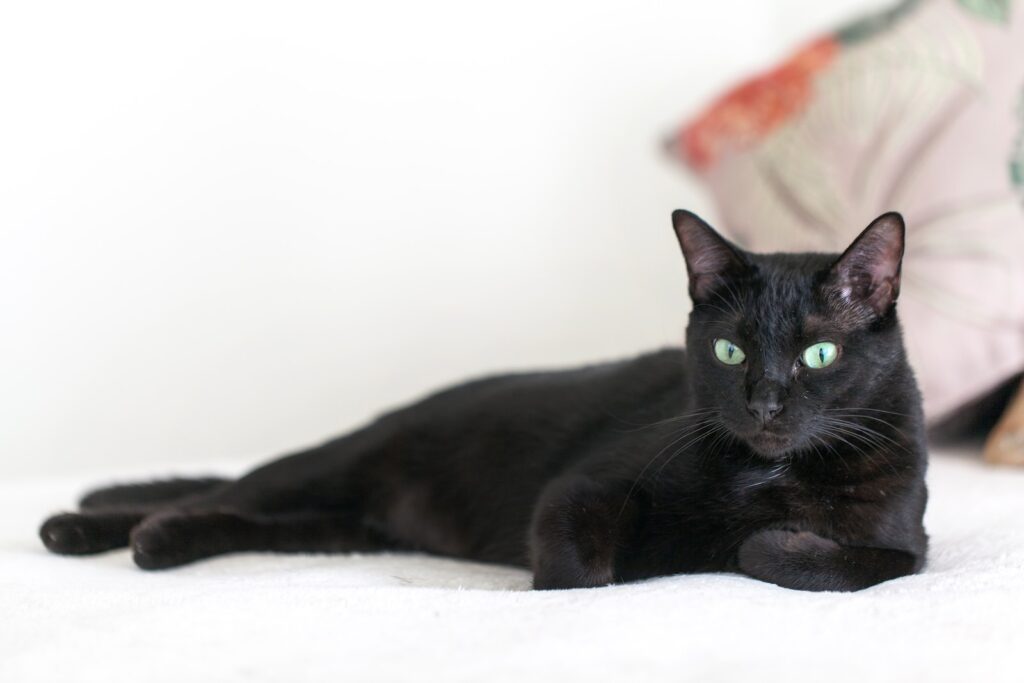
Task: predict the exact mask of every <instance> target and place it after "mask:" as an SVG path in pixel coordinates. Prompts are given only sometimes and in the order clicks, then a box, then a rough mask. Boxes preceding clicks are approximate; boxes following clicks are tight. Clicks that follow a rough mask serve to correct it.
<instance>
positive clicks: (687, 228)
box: [672, 209, 747, 303]
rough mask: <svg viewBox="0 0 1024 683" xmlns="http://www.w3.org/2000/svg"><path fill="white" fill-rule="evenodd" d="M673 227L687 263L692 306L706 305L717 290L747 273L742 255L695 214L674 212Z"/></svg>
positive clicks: (680, 210)
mask: <svg viewBox="0 0 1024 683" xmlns="http://www.w3.org/2000/svg"><path fill="white" fill-rule="evenodd" d="M672 227H673V228H675V231H676V237H677V238H678V239H679V246H680V247H681V248H682V250H683V258H685V259H686V272H687V273H688V274H689V276H690V298H691V299H693V301H694V303H703V302H706V301H708V300H709V299H710V297H711V293H712V292H713V291H714V290H715V288H716V287H718V286H719V285H720V284H722V283H723V282H727V281H728V280H730V279H732V278H735V277H737V276H738V275H741V274H742V273H743V272H744V271H745V270H746V269H747V262H746V260H745V259H744V258H743V254H742V253H741V252H740V251H739V250H738V249H737V248H736V247H734V246H733V245H732V244H730V243H729V241H728V240H726V239H725V238H724V237H722V236H721V235H719V234H718V233H717V232H715V229H714V228H712V227H711V226H710V225H708V224H707V223H705V222H704V221H703V220H702V219H701V217H700V216H698V215H697V214H695V213H691V212H689V211H684V210H683V209H677V210H675V211H673V212H672Z"/></svg>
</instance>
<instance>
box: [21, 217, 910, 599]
mask: <svg viewBox="0 0 1024 683" xmlns="http://www.w3.org/2000/svg"><path fill="white" fill-rule="evenodd" d="M672 218H673V224H674V226H675V231H676V234H677V236H678V238H679V243H680V245H681V246H682V250H683V254H684V255H685V257H686V263H687V267H688V270H689V288H690V296H691V298H692V299H693V302H694V307H693V311H692V313H691V314H690V322H689V327H688V329H687V335H686V351H683V350H679V349H670V350H664V351H658V352H655V353H651V354H648V355H644V356H640V357H639V358H636V359H634V360H628V361H623V362H617V363H608V364H603V365H594V366H590V367H585V368H582V369H577V370H569V371H562V372H539V373H527V374H516V375H507V376H502V377H492V378H488V379H482V380H479V381H475V382H470V383H468V384H463V385H461V386H457V387H455V388H452V389H448V390H446V391H443V392H441V393H438V394H435V395H433V396H431V397H429V398H427V399H425V400H423V401H421V402H419V403H416V404H415V405H412V406H410V407H407V408H403V409H401V410H398V411H395V412H392V413H389V414H387V415H384V416H383V417H381V418H379V419H377V420H376V421H374V422H373V423H372V424H370V425H368V426H366V427H364V428H362V429H360V430H358V431H356V432H354V433H352V434H349V435H347V436H343V437H341V438H339V439H337V440H334V441H330V442H328V443H326V444H324V445H322V446H318V447H316V448H313V449H310V450H307V451H304V452H301V453H297V454H295V455H290V456H287V457H284V458H281V459H279V460H276V461H273V462H271V463H269V464H267V465H265V466H263V467H260V468H258V469H256V470H254V471H252V472H251V473H249V474H247V475H245V476H243V477H242V478H240V479H238V480H235V481H227V480H219V479H197V480H171V481H165V482H156V483H151V484H139V485H129V486H115V487H112V488H107V489H102V490H99V491H96V492H94V493H92V494H90V495H87V496H86V497H85V498H84V499H83V500H82V502H81V511H80V512H79V513H74V514H62V515H57V516H55V517H52V518H50V519H49V520H47V521H46V523H45V524H43V527H42V529H41V531H40V534H41V536H42V539H43V542H44V543H45V544H46V547H48V548H49V549H50V550H52V551H54V552H58V553H66V554H89V553H96V552H100V551H104V550H108V549H111V548H118V547H123V546H128V545H130V546H131V548H132V552H133V554H134V558H135V562H136V564H138V565H139V566H140V567H143V568H145V569H160V568H165V567H174V566H177V565H181V564H184V563H186V562H192V561H194V560H198V559H200V558H205V557H211V556H214V555H219V554H223V553H228V552H236V551H247V550H252V551H266V550H273V551H284V552H346V551H374V550H385V549H406V550H420V551H425V552H430V553H438V554H443V555H449V556H453V557H463V558H470V559H474V560H481V561H485V562H499V563H507V564H513V565H523V566H528V567H531V568H532V570H533V575H534V581H533V585H534V587H535V588H574V587H583V586H601V585H605V584H609V583H613V582H621V581H633V580H636V579H643V578H645V577H652V576H661V575H666V574H675V573H680V572H709V571H738V572H742V573H744V574H747V575H749V576H752V577H755V578H758V579H762V580H764V581H770V582H772V583H776V584H779V585H781V586H787V587H790V588H798V589H804V590H857V589H861V588H866V587H868V586H871V585H873V584H876V583H879V582H881V581H885V580H887V579H892V578H896V577H899V576H904V575H907V574H911V573H913V572H916V571H918V570H919V569H920V568H921V566H922V564H923V563H924V557H925V549H926V546H927V536H926V535H925V532H924V528H923V526H922V517H923V514H924V509H925V501H926V498H927V494H926V490H925V484H924V474H925V468H926V450H925V441H924V432H923V421H922V416H921V402H920V396H919V394H918V390H917V387H916V384H915V382H914V378H913V375H912V373H911V371H910V368H909V367H908V365H907V361H906V358H905V354H904V349H903V343H902V340H901V335H900V328H899V325H898V323H897V320H896V313H895V301H896V297H897V295H898V293H899V285H900V264H901V259H902V255H903V240H904V226H903V220H902V218H901V217H900V216H899V215H898V214H895V213H889V214H885V215H884V216H881V217H880V218H878V219H877V220H875V221H874V222H873V223H872V224H871V225H870V226H869V227H868V228H867V229H866V230H865V231H864V232H863V233H861V235H860V236H859V237H858V238H857V240H856V241H855V242H854V243H853V244H852V245H851V246H850V247H849V248H848V249H847V250H846V252H845V253H844V254H842V255H841V256H836V255H826V254H771V255H757V254H750V253H746V252H744V251H742V250H740V249H738V248H737V247H735V246H733V245H732V244H730V243H729V242H727V241H726V240H725V239H723V238H722V237H720V236H719V235H718V234H717V233H716V232H715V231H714V230H712V229H711V228H710V227H709V226H708V225H707V224H705V223H704V222H703V221H702V220H701V219H700V218H698V217H697V216H695V215H694V214H692V213H689V212H686V211H677V212H675V213H674V214H673V216H672Z"/></svg>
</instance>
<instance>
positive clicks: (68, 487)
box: [0, 453, 1024, 683]
mask: <svg viewBox="0 0 1024 683" xmlns="http://www.w3.org/2000/svg"><path fill="white" fill-rule="evenodd" d="M223 471H224V472H226V473H229V474H231V473H235V472H236V471H237V470H236V469H235V468H226V469H224V470H223ZM111 474H112V473H111V472H98V473H94V474H93V475H92V476H82V477H76V478H74V479H61V480H57V479H51V480H38V479H36V480H21V481H17V480H15V481H11V480H8V481H5V482H3V483H2V484H0V492H2V495H0V506H2V513H3V514H2V515H0V520H2V521H0V613H2V615H3V618H2V619H0V680H3V681H8V682H11V683H29V682H32V681H47V682H50V681H60V680H68V681H70V680H73V681H76V683H89V682H91V681H121V680H144V681H147V682H148V683H158V682H160V681H174V682H175V683H180V681H183V680H195V681H220V682H224V681H268V682H270V681H273V682H275V683H277V682H279V681H293V682H299V681H325V680H349V681H403V680H409V681H414V680H415V681H420V680H438V681H442V680H443V681H483V680H486V681H505V680H508V681H524V680H528V681H541V680H552V681H555V680H558V681H561V680H587V681H590V682H593V681H627V680H630V681H640V680H664V681H673V682H676V681H682V680H699V681H738V680H756V681H758V682H759V683H767V682H769V681H786V682H787V683H793V682H794V681H804V680H806V681H822V680H827V681H832V682H835V681H858V682H860V681H865V680H873V681H889V680H892V681H896V680H899V681H929V682H937V681H964V680H977V681H989V682H992V681H1019V680H1021V676H1022V673H1021V672H1022V669H1024V664H1022V663H1021V661H1020V651H1021V645H1022V644H1024V496H1022V495H1021V491H1022V489H1024V472H1021V471H1015V470H1005V469H995V468H992V467H989V466H985V465H982V464H981V463H980V462H979V459H978V458H977V456H976V454H972V453H940V454H937V455H935V456H934V457H933V459H932V465H931V470H930V473H929V485H930V488H931V503H930V505H929V509H928V514H927V518H926V521H927V525H928V530H929V532H930V534H931V538H932V550H931V553H930V555H929V562H928V566H927V568H926V570H925V571H924V573H923V574H920V575H917V576H913V577H908V578H904V579H899V580H896V581H892V582H889V583H885V584H881V585H879V586H876V587H874V588H871V589H868V590H865V591H863V592H860V593H852V594H835V593H818V594H814V593H800V592H795V591H790V590H785V589H782V588H777V587H775V586H772V585H768V584H764V583H759V582H757V581H754V580H752V579H748V578H745V577H742V576H737V575H727V574H721V575H698V576H676V577H666V578H663V579H657V580H653V581H647V582H643V583H638V584H634V585H625V586H614V587H609V588H600V589H591V590H574V591H560V592H532V591H529V590H528V588H529V585H530V577H529V575H528V574H527V572H525V571H521V570H517V569H511V568H505V567H495V566H486V565H479V564H472V563H466V562H459V561H454V560H448V559H443V558H436V557H426V556H420V555H404V556H403V555H378V556H373V555H362V556H347V557H346V556H291V557H286V556H273V555H238V556H232V557H224V558H219V559H215V560H211V561H206V562H202V563H199V564H196V565H192V566H189V567H185V568H182V569H177V570H172V571H167V572H156V573H148V572H143V571H141V570H139V569H136V568H135V567H134V566H133V565H132V564H131V561H130V558H129V556H128V553H127V552H126V551H116V552H113V553H109V554H107V555H102V556H98V557H93V558H86V559H79V558H67V557H58V556H54V555H49V554H47V553H46V551H45V550H44V549H43V547H42V545H41V544H40V543H39V541H38V539H37V538H36V536H35V531H36V528H37V527H38V525H39V523H40V522H41V521H42V519H43V518H44V517H45V516H46V515H47V514H49V513H51V512H54V511H56V510H59V509H60V508H61V505H62V504H66V503H68V502H70V501H72V500H74V499H75V496H77V495H78V494H80V493H81V492H82V491H83V490H84V489H85V488H86V487H88V486H90V485H93V484H96V483H100V482H102V481H103V480H104V479H105V478H107V479H109V477H110V475H111ZM117 474H118V476H119V478H120V477H121V475H124V474H125V473H124V472H119V473H117ZM136 474H140V475H145V474H148V475H149V476H153V475H158V474H163V472H161V471H160V470H156V469H152V468H151V469H148V470H146V471H144V472H141V471H140V472H137V473H136ZM124 479H128V477H124Z"/></svg>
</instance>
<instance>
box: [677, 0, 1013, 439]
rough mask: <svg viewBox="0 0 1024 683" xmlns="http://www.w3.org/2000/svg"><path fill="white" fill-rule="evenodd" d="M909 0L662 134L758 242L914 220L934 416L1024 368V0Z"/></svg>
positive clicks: (906, 271)
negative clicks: (1023, 2)
mask: <svg viewBox="0 0 1024 683" xmlns="http://www.w3.org/2000/svg"><path fill="white" fill-rule="evenodd" d="M1010 9H1011V3H1010V2H1009V0H919V1H914V0H911V1H909V2H904V3H902V4H901V5H899V6H897V7H896V8H895V9H894V10H893V11H891V12H888V13H885V14H884V15H881V16H877V17H872V18H870V19H868V20H865V21H862V22H859V23H857V24H854V25H852V26H848V27H845V28H843V29H841V30H839V31H837V32H836V33H834V34H832V35H829V36H825V37H823V38H821V39H819V40H816V41H814V42H812V43H810V44H809V45H808V46H807V47H805V48H804V49H802V50H800V51H798V52H797V53H796V54H795V55H793V56H792V57H791V58H790V59H789V60H787V61H786V62H785V63H784V64H782V65H780V66H778V67H776V68H774V69H772V70H771V71H768V72H766V73H764V74H762V75H760V76H758V77H755V78H753V79H751V80H749V81H747V82H746V83H743V84H741V85H740V86H739V87H737V88H735V89H734V90H732V91H731V92H729V93H727V94H726V95H725V96H723V97H722V98H721V99H719V100H718V101H716V102H715V103H713V104H712V105H711V106H710V107H709V108H708V109H707V110H706V111H705V112H703V113H702V114H701V115H700V116H698V117H697V118H695V119H694V120H692V121H690V122H688V123H687V124H686V125H685V126H683V128H682V129H681V130H680V132H679V134H678V136H676V138H675V139H674V141H673V145H672V149H673V152H674V153H675V154H677V155H678V156H679V158H681V159H682V160H684V161H685V163H686V164H687V165H688V166H689V167H690V168H691V169H692V170H693V171H694V172H695V173H696V174H697V175H698V176H699V177H700V178H702V179H703V180H704V181H705V182H706V183H707V184H708V186H709V187H710V189H711V192H712V193H713V195H714V197H715V198H716V200H717V203H718V207H719V212H720V218H721V219H722V221H721V223H722V225H721V227H722V228H723V230H724V231H725V232H726V233H727V234H729V235H730V236H731V237H732V238H733V239H734V240H735V241H736V242H738V243H739V244H740V245H742V246H744V247H746V248H749V249H752V250H754V251H798V250H814V251H841V250H842V249H843V248H844V247H845V246H846V245H847V244H848V243H849V242H850V241H851V240H852V239H853V238H854V237H855V236H856V235H857V234H858V233H859V232H860V231H861V230H862V229H863V228H864V227H865V226H866V225H867V224H868V223H869V222H870V221H871V220H872V219H873V218H874V217H876V216H877V215H879V214H881V213H884V212H886V211H890V210H895V211H900V212H901V213H903V215H904V217H905V218H906V220H907V225H908V228H907V230H908V235H907V252H906V256H905V259H904V265H903V285H902V292H901V295H900V302H899V312H900V316H901V318H902V320H903V326H904V330H905V334H906V340H907V348H908V351H909V353H910V357H911V362H912V364H913V365H914V367H915V369H916V371H917V375H918V380H919V381H920V384H921V388H922V391H923V393H924V396H925V411H926V413H927V415H928V416H929V418H930V419H936V418H941V417H943V416H945V415H946V414H948V413H949V412H950V411H952V410H954V409H955V408H957V407H958V406H960V405H962V404H963V403H965V402H966V401H969V400H970V399H972V398H975V397H976V396H978V395H979V394H981V393H983V392H985V391H986V390H988V389H990V388H992V387H994V386H995V385H996V384H998V383H999V382H1001V381H1003V380H1005V379H1007V378H1008V377H1010V376H1011V375H1013V374H1014V373H1017V372H1020V371H1021V370H1022V369H1024V7H1020V6H1017V7H1013V8H1012V9H1016V10H1020V11H1018V12H1016V14H1014V15H1013V16H1011V15H1010V14H1009V11H1010Z"/></svg>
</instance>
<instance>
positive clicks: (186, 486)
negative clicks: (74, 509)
mask: <svg viewBox="0 0 1024 683" xmlns="http://www.w3.org/2000/svg"><path fill="white" fill-rule="evenodd" d="M230 481H231V480H230V479H222V478H219V477H204V478H200V479H164V480H161V481H152V482H143V483H139V484H118V485H116V486H108V487H105V488H101V489H96V490H94V491H90V492H89V493H87V494H85V495H84V496H83V497H82V499H81V500H80V501H79V502H78V506H79V508H81V509H82V511H89V510H102V509H104V508H124V507H149V506H159V505H166V504H168V503H174V502H177V501H178V500H181V499H183V498H188V497H191V496H195V495H199V494H203V493H209V492H212V491H214V490H216V489H218V488H220V487H222V486H224V485H225V484H228V483H229V482H230Z"/></svg>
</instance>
